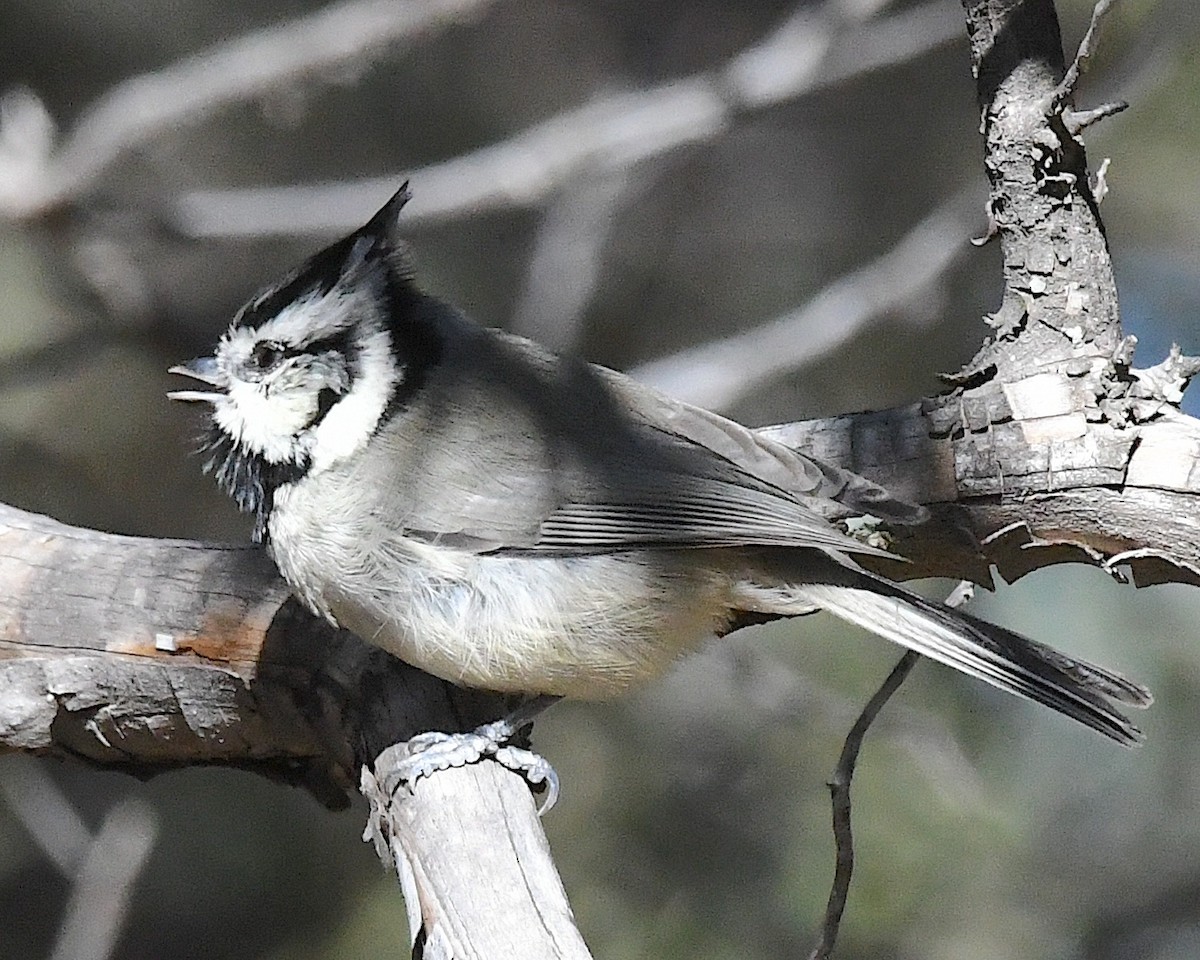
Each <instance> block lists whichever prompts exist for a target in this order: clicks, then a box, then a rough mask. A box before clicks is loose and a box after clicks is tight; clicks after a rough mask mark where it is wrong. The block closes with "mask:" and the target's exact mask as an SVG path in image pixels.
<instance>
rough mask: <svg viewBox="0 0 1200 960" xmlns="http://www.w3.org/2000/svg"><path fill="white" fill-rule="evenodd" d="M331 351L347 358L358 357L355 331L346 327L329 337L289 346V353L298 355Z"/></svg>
mask: <svg viewBox="0 0 1200 960" xmlns="http://www.w3.org/2000/svg"><path fill="white" fill-rule="evenodd" d="M329 351H332V352H334V353H340V354H342V356H344V357H345V358H346V359H347V360H354V359H356V357H357V354H358V350H357V348H356V344H355V342H354V331H353V330H352V329H351V328H350V327H346V328H345V329H342V330H338V331H336V332H334V333H331V334H329V336H327V337H321V338H320V339H319V340H310V341H309V342H308V343H306V344H305V345H304V346H303V347H289V348H288V350H287V353H288V354H289V355H291V356H298V355H300V354H302V353H313V354H316V353H326V352H329Z"/></svg>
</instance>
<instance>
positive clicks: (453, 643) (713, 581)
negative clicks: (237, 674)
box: [270, 483, 730, 699]
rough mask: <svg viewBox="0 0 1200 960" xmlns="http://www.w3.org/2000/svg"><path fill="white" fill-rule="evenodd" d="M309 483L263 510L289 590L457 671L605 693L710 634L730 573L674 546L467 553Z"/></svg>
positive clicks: (516, 685)
mask: <svg viewBox="0 0 1200 960" xmlns="http://www.w3.org/2000/svg"><path fill="white" fill-rule="evenodd" d="M306 486H307V484H306V483H301V484H299V485H298V486H296V487H290V488H284V489H282V490H281V491H279V494H278V495H277V498H276V506H275V510H274V511H273V512H272V515H271V521H270V531H271V542H272V553H273V555H274V557H275V560H276V563H277V564H278V565H279V569H280V572H281V573H282V574H283V576H284V578H285V579H286V580H287V581H288V582H289V583H290V584H291V585H292V587H293V589H294V590H295V591H296V594H297V596H298V597H299V598H300V599H301V600H302V601H303V602H304V603H306V604H307V605H308V606H309V607H310V608H311V609H313V610H314V611H316V612H317V613H320V614H323V615H325V616H327V617H329V618H330V619H332V620H334V621H335V622H336V623H338V624H340V625H341V626H344V627H346V628H348V629H350V630H353V631H354V632H355V633H357V634H358V635H359V636H360V637H362V638H363V639H364V640H367V641H368V642H370V643H374V644H376V645H377V646H379V647H382V648H383V649H384V650H387V651H388V652H389V653H392V654H395V655H396V656H398V657H400V658H401V659H403V660H405V661H407V662H409V663H411V664H413V665H415V666H418V667H420V668H421V669H423V670H426V671H428V672H430V673H433V674H435V675H436V676H439V677H442V678H444V679H446V680H450V681H452V682H455V683H461V684H464V685H466V686H474V687H480V688H484V689H490V690H502V691H514V692H518V691H519V692H527V693H553V694H561V695H564V696H574V697H583V698H589V699H599V698H604V697H608V696H612V695H615V694H617V693H620V692H621V691H622V690H624V689H625V688H627V687H628V686H629V685H630V684H633V683H636V682H638V681H642V680H647V679H650V678H652V677H654V676H657V675H658V674H660V673H661V672H663V671H664V670H665V669H666V668H667V667H668V666H669V665H670V664H671V663H672V662H673V661H674V660H675V659H676V658H677V657H678V656H679V655H680V654H682V653H684V652H685V651H687V650H688V649H691V648H694V647H695V646H696V645H697V644H699V643H701V642H703V641H704V640H705V639H706V638H708V637H710V636H711V635H712V633H713V631H714V629H716V628H717V627H718V626H719V625H721V624H723V622H724V620H725V617H726V616H727V610H728V609H729V607H730V600H729V592H730V585H729V582H728V579H727V578H725V577H724V576H721V575H720V574H717V573H715V572H705V571H697V570H695V569H694V568H692V567H691V566H689V565H688V564H687V563H686V558H684V557H683V556H682V555H680V554H671V553H664V554H652V553H637V554H629V553H626V554H604V555H597V556H582V557H542V556H496V555H489V554H474V553H470V552H467V551H463V550H457V549H454V548H452V547H447V546H441V545H436V544H431V543H428V542H424V541H420V540H414V539H411V538H408V537H405V536H403V535H401V534H399V533H397V532H395V531H390V530H388V529H387V527H386V526H385V525H384V524H380V523H378V522H375V521H374V520H372V519H371V518H370V515H369V513H370V512H369V509H366V508H364V505H363V504H357V505H354V504H342V505H341V506H342V509H340V510H339V509H337V504H336V502H334V503H332V504H331V502H330V498H329V497H327V496H320V497H315V496H308V494H309V493H311V491H306V489H305V488H306ZM310 500H314V501H315V500H319V501H320V502H321V505H322V510H321V511H320V512H318V511H316V510H313V509H311V507H312V506H313V503H310V502H307V501H310ZM331 507H332V509H331Z"/></svg>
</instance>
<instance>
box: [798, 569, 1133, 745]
mask: <svg viewBox="0 0 1200 960" xmlns="http://www.w3.org/2000/svg"><path fill="white" fill-rule="evenodd" d="M822 579H824V578H822ZM830 579H832V580H835V581H836V582H823V583H803V584H797V585H794V586H792V587H791V590H790V591H789V592H791V591H794V595H795V596H796V598H797V599H798V600H799V601H800V602H801V603H803V602H809V603H811V604H813V605H816V606H819V607H821V608H822V609H825V610H828V611H829V612H830V613H832V614H834V615H835V616H838V617H840V618H841V619H843V620H847V621H849V622H850V623H853V624H856V625H858V626H860V627H864V628H865V629H867V630H870V631H871V632H872V633H877V634H879V635H880V636H882V637H884V638H886V639H888V640H891V641H893V642H894V643H898V644H900V646H902V647H907V648H908V649H910V650H915V651H916V652H917V653H920V654H922V655H923V656H926V657H929V658H930V659H931V660H937V661H939V662H940V663H944V664H946V665H947V666H951V667H953V668H954V669H955V670H959V671H961V672H963V673H965V674H967V675H968V676H972V677H978V678H979V679H980V680H983V681H985V682H987V683H990V684H991V685H992V686H994V687H998V688H999V689H1001V690H1006V691H1008V692H1009V693H1015V694H1017V696H1020V697H1025V698H1027V699H1029V700H1033V701H1035V702H1037V703H1043V704H1045V705H1046V706H1048V707H1051V708H1052V709H1054V710H1057V711H1058V712H1059V713H1063V714H1066V715H1067V716H1068V717H1072V718H1074V719H1075V720H1078V721H1079V722H1080V723H1082V724H1084V725H1086V726H1089V727H1091V728H1092V729H1093V730H1096V731H1098V732H1100V733H1102V734H1104V735H1105V736H1106V737H1111V738H1112V739H1113V740H1116V741H1117V743H1120V744H1121V745H1123V746H1127V747H1130V746H1136V745H1137V744H1140V743H1141V742H1142V741H1143V740H1144V739H1145V736H1144V735H1143V734H1142V732H1141V731H1140V730H1139V729H1138V728H1137V727H1135V726H1134V725H1133V724H1132V723H1130V721H1129V719H1128V718H1127V717H1126V716H1125V715H1124V714H1122V713H1121V712H1120V711H1119V710H1117V709H1116V708H1115V707H1114V706H1113V701H1116V702H1117V703H1121V704H1125V705H1126V706H1130V707H1139V708H1141V707H1147V706H1149V705H1150V703H1151V701H1152V699H1153V698H1152V697H1151V695H1150V691H1148V690H1147V689H1146V688H1145V687H1143V686H1141V685H1139V684H1136V683H1133V682H1131V681H1129V680H1126V679H1125V678H1124V677H1122V676H1119V675H1118V674H1116V673H1112V672H1110V671H1108V670H1105V669H1103V668H1101V667H1097V666H1093V665H1092V664H1090V663H1086V662H1084V661H1082V660H1075V659H1073V658H1071V657H1068V656H1066V655H1064V654H1062V653H1059V652H1058V651H1057V650H1053V649H1051V648H1050V647H1047V646H1045V645H1044V644H1040V643H1037V642H1036V641H1034V640H1030V639H1029V638H1028V637H1023V636H1021V635H1020V634H1019V633H1014V632H1013V631H1011V630H1005V629H1004V628H1003V627H998V626H996V625H995V624H992V623H988V622H987V621H984V620H980V619H979V618H978V617H973V616H971V615H970V614H967V613H963V612H961V611H959V610H954V609H951V608H950V607H947V606H946V605H944V604H941V603H938V602H937V601H934V600H927V599H925V598H924V597H921V596H919V595H918V594H915V593H912V592H910V591H909V590H906V589H905V588H904V587H901V586H900V585H899V584H896V583H893V582H892V581H891V580H888V579H886V578H884V577H878V576H875V575H874V574H872V573H869V572H867V571H865V570H862V569H861V568H860V569H853V568H850V567H843V568H842V569H841V570H839V571H838V572H837V575H835V576H834V577H832V578H830Z"/></svg>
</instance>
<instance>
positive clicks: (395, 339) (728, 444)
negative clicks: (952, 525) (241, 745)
mask: <svg viewBox="0 0 1200 960" xmlns="http://www.w3.org/2000/svg"><path fill="white" fill-rule="evenodd" d="M408 199H409V193H408V189H407V184H405V186H404V187H402V188H401V190H400V191H399V192H398V193H397V194H396V195H395V196H394V197H393V198H392V199H391V200H390V201H388V203H387V204H386V205H385V206H384V207H383V208H382V209H381V210H380V211H379V212H378V213H377V214H376V215H375V216H374V217H372V218H371V220H370V221H369V222H368V223H367V224H366V225H365V226H364V227H362V228H361V229H359V230H357V231H355V232H354V233H352V234H350V235H349V236H348V237H345V238H344V239H342V240H340V241H338V242H337V243H335V244H333V245H332V246H330V247H328V248H326V249H325V250H322V251H321V252H319V253H317V254H316V255H315V256H313V257H312V258H311V259H309V260H308V261H307V262H306V263H304V264H303V265H302V266H301V267H300V268H299V269H297V270H296V271H295V272H294V273H292V274H290V275H289V276H287V277H286V278H284V279H283V280H282V281H280V282H279V283H277V284H275V285H273V286H271V287H268V288H267V289H265V290H264V291H263V292H261V293H260V294H259V295H258V296H256V297H255V298H254V299H252V300H251V301H250V302H249V303H247V304H246V305H245V306H244V307H243V308H242V309H241V311H240V312H239V313H238V314H237V316H236V318H235V319H234V321H233V324H232V326H231V327H230V328H229V330H228V332H227V333H226V334H225V335H224V336H223V337H222V338H221V340H220V343H219V344H218V346H217V348H216V352H215V355H213V356H210V357H206V358H203V359H199V360H193V361H191V362H189V363H186V364H183V365H180V366H178V367H174V368H172V372H176V373H181V374H186V375H188V376H191V377H193V378H196V379H197V380H200V381H202V382H203V383H204V384H206V385H207V386H208V387H209V388H210V389H205V390H181V391H177V392H175V393H173V394H171V396H172V397H173V398H175V399H179V400H190V401H201V402H204V403H207V404H209V405H210V406H211V414H212V417H211V429H210V434H209V439H208V444H207V448H208V460H207V463H206V464H205V467H206V469H207V470H209V471H211V472H212V473H214V474H215V476H216V479H217V482H218V483H219V484H220V485H221V487H222V488H223V489H224V490H225V491H226V492H227V493H229V494H230V495H231V496H232V497H233V498H234V499H235V500H236V501H237V504H238V506H239V507H241V509H243V510H245V511H247V512H249V513H251V514H253V515H254V518H255V537H256V539H258V540H260V541H262V542H264V543H265V544H266V545H267V549H268V550H269V551H270V553H271V556H272V557H273V558H274V560H275V562H276V564H277V565H278V567H279V571H280V573H281V574H282V575H283V577H284V578H285V579H286V580H287V582H288V583H289V584H290V585H291V587H292V589H293V591H294V592H295V595H296V596H297V597H298V598H299V599H300V600H301V601H302V602H303V603H304V604H306V605H307V606H308V607H309V608H310V609H311V610H313V611H314V612H315V613H317V614H319V615H321V616H323V617H325V618H326V619H328V620H329V621H330V622H331V623H334V624H337V625H340V626H342V627H346V628H349V629H350V630H352V631H354V632H355V633H357V634H358V635H359V636H360V637H362V638H363V639H364V640H366V641H369V642H370V643H373V644H377V645H378V646H380V647H382V648H383V649H384V650H387V651H388V652H390V653H392V654H395V655H396V656H398V657H401V658H402V659H404V660H406V661H407V662H409V663H411V664H413V665H415V666H417V667H420V668H422V669H424V670H426V671H428V672H430V673H433V674H435V675H437V676H439V677H442V678H444V679H446V680H449V681H453V682H454V683H458V684H463V685H467V686H473V687H480V688H485V689H489V690H496V691H509V692H517V693H522V694H528V695H531V696H534V695H542V696H541V698H540V700H541V701H543V702H544V700H545V699H546V697H547V696H549V697H559V696H569V697H583V698H589V699H598V698H606V697H611V696H614V695H616V694H619V693H621V692H622V691H624V690H626V689H627V688H629V687H630V686H632V685H634V684H638V683H641V682H643V681H646V680H649V679H651V678H653V677H655V676H657V675H659V674H661V673H662V672H663V671H665V670H666V669H667V668H669V667H670V666H671V664H672V663H674V662H675V661H676V660H677V659H678V658H679V657H680V656H681V655H682V654H684V653H686V652H687V651H689V650H691V649H693V648H695V647H697V646H698V645H699V644H701V643H702V642H703V641H704V640H705V639H706V638H709V637H711V636H712V635H713V634H714V633H719V632H723V631H726V630H727V629H729V627H730V626H731V625H732V624H735V623H737V622H740V621H741V620H744V619H747V618H748V619H755V618H759V619H761V618H771V617H778V616H784V617H786V616H793V615H798V614H803V613H810V612H812V611H814V610H817V609H820V610H827V611H829V612H830V613H832V614H834V615H835V616H838V617H841V618H843V619H845V620H848V621H850V622H851V623H855V624H858V625H859V626H861V627H865V628H866V629H867V630H870V631H873V632H874V633H877V634H879V635H880V636H882V637H885V638H886V639H888V640H891V641H893V642H895V643H898V644H900V645H901V646H904V647H907V648H909V649H911V650H915V651H917V652H919V653H921V654H924V655H925V656H927V657H930V658H931V659H933V660H937V661H940V662H941V663H944V664H947V665H949V666H951V667H954V668H955V669H956V670H960V671H961V672H963V673H965V674H968V675H970V676H973V677H977V678H979V679H981V680H984V681H986V682H987V683H990V684H992V685H993V686H995V687H999V688H1000V689H1002V690H1007V691H1009V692H1011V693H1015V694H1018V695H1020V696H1023V697H1027V698H1029V699H1031V700H1035V701H1037V702H1039V703H1044V704H1046V705H1047V706H1050V707H1052V708H1053V709H1055V710H1057V711H1059V712H1061V713H1064V714H1066V715H1067V716H1069V717H1073V718H1074V719H1075V720H1078V721H1080V722H1081V723H1083V724H1085V725H1087V726H1089V727H1091V728H1093V729H1094V730H1097V731H1099V732H1100V733H1102V734H1104V735H1105V736H1107V737H1110V738H1112V739H1113V740H1115V741H1117V742H1118V743H1121V744H1125V745H1131V744H1134V743H1137V742H1139V741H1140V740H1141V739H1142V736H1141V733H1140V732H1139V731H1138V730H1137V728H1136V727H1134V726H1133V725H1132V724H1131V723H1130V722H1129V720H1128V719H1127V718H1126V717H1125V716H1123V715H1122V714H1121V713H1120V712H1119V711H1118V710H1117V709H1116V708H1115V706H1114V702H1116V703H1122V704H1125V705H1128V706H1132V707H1143V706H1146V705H1147V704H1148V703H1149V702H1150V695H1149V693H1148V692H1147V691H1146V690H1145V689H1144V688H1143V687H1141V686H1139V685H1137V684H1135V683H1132V682H1130V681H1128V680H1126V679H1124V678H1122V677H1120V676H1118V675H1117V674H1114V673H1111V672H1109V671H1107V670H1104V669H1102V668H1100V667H1096V666H1092V665H1090V664H1087V663H1084V662H1083V661H1079V660H1074V659H1072V658H1070V657H1067V656H1065V655H1063V654H1061V653H1058V652H1056V651H1054V650H1052V649H1050V648H1048V647H1046V646H1043V645H1041V644H1039V643H1036V642H1034V641H1032V640H1029V639H1027V638H1025V637H1022V636H1019V635H1018V634H1016V633H1013V632H1012V631H1010V630H1006V629H1004V628H1003V627H998V626H995V625H993V624H990V623H987V622H984V621H982V620H979V619H977V618H975V617H973V616H970V615H968V614H965V613H962V612H960V611H957V610H953V609H950V608H948V607H946V606H944V605H942V604H940V603H937V602H935V601H932V600H927V599H925V598H923V597H921V596H919V595H917V594H915V593H913V592H911V591H909V590H907V589H906V588H904V587H902V586H900V585H899V584H897V583H894V582H893V581H891V580H889V579H887V578H885V577H882V576H879V575H877V574H875V573H871V572H868V571H867V570H864V569H863V568H862V567H861V566H859V565H858V564H857V563H856V562H855V560H854V558H855V557H861V556H872V555H885V556H888V555H889V554H887V553H886V552H885V551H883V550H881V549H879V548H877V547H874V546H870V545H867V544H866V543H863V542H860V541H859V540H856V539H853V538H852V537H850V536H848V535H846V534H844V533H843V532H841V530H840V529H838V528H837V527H836V526H834V524H833V523H831V522H830V521H829V520H828V519H827V515H828V514H829V512H830V508H837V509H838V510H840V511H841V512H842V513H845V512H847V511H851V512H856V513H863V514H871V515H873V516H875V517H878V518H881V519H882V520H885V521H894V522H901V523H911V522H915V521H919V520H920V519H921V516H922V511H921V509H920V508H918V507H914V506H911V505H909V504H906V503H903V502H901V501H899V500H897V499H895V498H893V497H892V496H891V495H890V494H888V492H887V491H885V490H883V489H882V488H880V487H879V486H877V485H875V484H874V483H872V482H870V481H868V480H866V479H864V478H862V477H859V476H856V475H854V474H851V473H848V472H846V471H844V470H841V469H839V468H836V467H833V466H831V465H828V464H824V463H821V462H820V461H818V460H816V459H814V458H813V457H810V456H808V455H806V454H805V453H803V452H802V451H799V450H794V449H791V448H789V447H786V446H784V445H782V444H780V443H777V442H773V441H771V440H769V439H766V438H764V437H763V436H761V435H759V434H757V433H755V432H753V431H752V430H750V429H748V428H746V427H743V426H741V425H739V424H737V423H734V422H732V421H730V420H727V419H725V418H723V417H720V416H717V415H716V414H713V413H709V412H706V411H704V410H701V409H699V408H696V407H693V406H689V405H688V404H685V403H681V402H679V401H676V400H672V399H670V398H669V397H666V396H664V395H662V394H660V393H658V392H656V391H654V390H652V389H649V388H647V387H645V386H642V385H639V384H638V383H636V382H635V381H633V380H631V379H630V378H628V377H625V376H623V375H621V374H619V373H615V372H613V371H611V370H607V369H605V368H603V367H598V366H593V365H590V364H587V363H583V362H579V361H576V360H571V359H567V358H563V357H559V356H555V355H554V354H552V353H550V352H548V351H547V350H545V349H543V348H542V347H540V346H538V345H537V344H535V343H532V342H530V341H528V340H525V339H522V338H520V337H516V336H512V335H509V334H506V333H502V332H499V331H496V330H491V329H485V328H483V327H480V326H478V325H476V324H475V323H473V322H472V321H471V320H469V319H467V317H465V316H464V315H463V314H462V313H460V312H459V311H458V310H456V309H454V308H453V307H451V306H448V305H447V304H445V303H442V302H440V301H438V300H436V299H434V298H433V297H431V296H429V295H427V294H425V293H423V292H422V291H421V290H420V288H419V287H418V286H417V284H416V282H415V281H414V278H413V272H412V268H411V266H410V264H409V260H408V256H407V252H406V248H405V246H404V244H403V243H402V242H401V241H400V240H399V238H398V236H397V220H398V217H399V214H400V211H401V208H402V207H403V206H404V204H405V203H406V201H407V200H408ZM435 766H436V764H435ZM419 772H423V771H419Z"/></svg>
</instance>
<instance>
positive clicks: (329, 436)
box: [308, 330, 400, 473]
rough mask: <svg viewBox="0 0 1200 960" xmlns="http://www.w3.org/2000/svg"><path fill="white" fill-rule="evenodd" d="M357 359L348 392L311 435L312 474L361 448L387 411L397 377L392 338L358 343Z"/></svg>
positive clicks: (383, 335)
mask: <svg viewBox="0 0 1200 960" xmlns="http://www.w3.org/2000/svg"><path fill="white" fill-rule="evenodd" d="M358 348H359V351H360V352H359V356H358V363H357V364H356V369H355V374H354V381H353V385H352V386H351V387H350V391H349V392H348V393H347V394H346V395H345V396H344V397H343V398H342V399H341V400H339V401H338V402H337V403H335V404H334V405H333V406H332V407H331V408H330V410H329V412H328V413H327V414H326V415H325V417H324V419H323V420H322V421H321V422H320V423H319V424H317V425H316V426H315V427H314V428H313V429H312V431H311V437H310V440H309V443H308V450H309V455H310V457H311V463H312V472H314V473H317V472H319V471H321V470H325V469H326V468H328V467H331V466H333V465H334V464H335V463H337V462H338V461H340V460H344V459H345V458H346V457H349V456H351V455H353V454H355V453H357V452H358V451H359V450H361V449H362V448H363V447H364V446H366V444H367V441H368V440H370V439H371V434H373V433H374V432H375V428H376V427H377V426H378V425H379V420H380V418H381V417H382V416H383V412H384V410H386V409H387V404H388V400H390V399H391V396H392V391H393V390H394V389H395V387H396V384H397V383H398V382H399V380H400V373H399V370H398V369H397V367H396V364H395V362H394V361H393V360H392V351H391V338H390V337H389V336H388V334H387V332H386V331H384V330H376V331H375V332H374V333H372V334H370V335H369V336H367V337H365V338H364V339H363V340H361V341H359V343H358Z"/></svg>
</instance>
